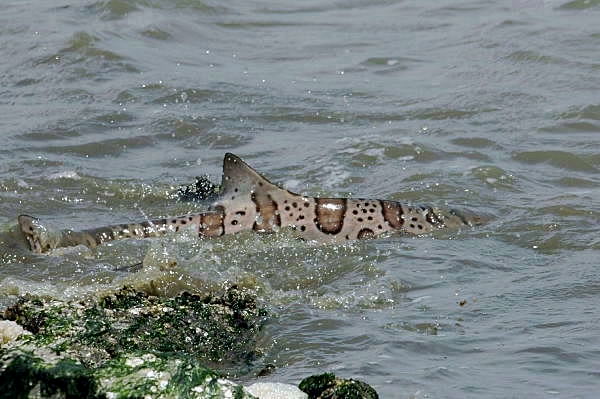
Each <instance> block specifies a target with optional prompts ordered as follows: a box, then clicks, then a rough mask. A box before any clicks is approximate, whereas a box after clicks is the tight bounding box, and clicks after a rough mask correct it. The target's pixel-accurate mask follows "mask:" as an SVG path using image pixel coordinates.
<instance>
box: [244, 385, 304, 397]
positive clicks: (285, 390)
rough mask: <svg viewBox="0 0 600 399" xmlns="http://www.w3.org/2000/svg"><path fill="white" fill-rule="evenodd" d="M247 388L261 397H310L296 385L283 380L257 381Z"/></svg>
mask: <svg viewBox="0 0 600 399" xmlns="http://www.w3.org/2000/svg"><path fill="white" fill-rule="evenodd" d="M246 390H247V391H248V392H250V393H251V394H252V395H254V396H256V397H257V398H259V399H308V395H307V394H305V393H304V392H302V391H301V390H300V389H298V387H296V386H295V385H291V384H283V383H281V382H256V383H254V384H252V385H250V386H249V387H246Z"/></svg>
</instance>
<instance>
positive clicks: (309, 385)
mask: <svg viewBox="0 0 600 399" xmlns="http://www.w3.org/2000/svg"><path fill="white" fill-rule="evenodd" d="M300 390H302V391H303V392H305V393H307V394H308V398H309V399H378V398H379V396H378V395H377V392H375V390H374V389H373V388H371V386H369V385H368V384H366V383H364V382H362V381H358V380H353V379H344V378H338V377H336V376H335V374H332V373H325V374H320V375H314V376H311V377H307V378H305V379H303V380H302V382H300Z"/></svg>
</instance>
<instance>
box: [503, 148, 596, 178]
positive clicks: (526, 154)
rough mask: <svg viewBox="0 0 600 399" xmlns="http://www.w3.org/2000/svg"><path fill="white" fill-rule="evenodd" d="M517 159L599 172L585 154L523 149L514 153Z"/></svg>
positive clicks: (529, 162) (568, 168) (574, 169)
mask: <svg viewBox="0 0 600 399" xmlns="http://www.w3.org/2000/svg"><path fill="white" fill-rule="evenodd" d="M512 158H513V159H514V160H515V161H518V162H523V163H527V164H539V163H546V164H549V165H552V166H554V167H557V168H561V169H567V170H572V171H578V172H589V173H597V172H598V168H596V167H595V166H594V165H593V164H592V163H590V162H589V161H588V160H587V159H586V157H585V156H584V155H577V154H574V153H571V152H566V151H551V150H547V151H523V152H517V153H515V154H513V156H512Z"/></svg>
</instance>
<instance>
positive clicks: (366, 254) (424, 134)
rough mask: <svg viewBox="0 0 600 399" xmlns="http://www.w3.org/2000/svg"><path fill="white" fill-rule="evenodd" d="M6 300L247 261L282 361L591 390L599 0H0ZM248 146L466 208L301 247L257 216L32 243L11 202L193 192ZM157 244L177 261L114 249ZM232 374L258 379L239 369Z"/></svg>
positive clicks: (280, 368) (380, 386) (595, 378)
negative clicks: (258, 226)
mask: <svg viewBox="0 0 600 399" xmlns="http://www.w3.org/2000/svg"><path fill="white" fill-rule="evenodd" d="M0 10H1V12H0V55H1V57H0V71H1V72H0V112H1V118H0V132H1V137H2V147H0V224H1V225H2V231H3V233H2V234H1V236H0V239H1V241H2V244H1V245H0V262H1V266H0V303H1V304H4V305H5V304H7V303H10V302H11V301H12V300H13V299H14V298H15V295H16V294H17V293H24V292H34V293H45V294H51V295H55V296H59V297H65V296H66V297H77V296H81V295H85V294H88V293H90V292H94V291H97V290H98V291H102V290H106V289H110V288H111V287H116V286H118V285H119V284H122V283H123V282H129V283H133V284H149V281H150V280H154V281H156V282H157V283H155V284H158V285H157V286H155V289H157V290H160V291H162V292H164V293H169V292H174V291H177V290H180V289H189V290H192V291H194V290H202V289H204V287H205V286H206V285H211V284H219V283H220V282H222V281H224V280H240V279H241V280H243V281H246V282H247V283H248V284H253V285H256V286H257V287H259V288H260V290H261V297H262V299H263V300H264V301H265V302H267V303H269V304H270V306H271V307H272V310H273V312H274V314H275V315H276V317H275V318H274V319H273V320H272V322H271V323H270V325H269V326H268V328H267V330H266V331H265V337H264V345H265V348H266V355H265V358H263V359H262V360H261V362H264V363H273V364H275V365H276V366H277V368H276V369H275V371H274V373H273V374H271V375H270V376H268V377H266V378H267V379H268V380H273V381H282V382H292V383H296V382H297V381H299V380H300V379H301V378H303V377H305V376H307V375H309V374H314V373H317V372H321V371H324V370H327V371H334V372H335V373H336V374H338V375H342V376H346V377H360V378H362V379H364V380H365V381H367V382H368V383H370V384H371V385H373V386H374V387H375V388H376V389H377V390H378V391H379V393H380V394H381V396H382V397H384V398H398V397H400V398H408V397H416V398H422V397H453V398H463V397H477V398H482V397H484V398H497V397H549V396H550V397H561V398H562V397H595V395H597V391H598V388H599V387H600V383H599V381H600V380H599V377H600V367H599V366H598V365H599V364H600V363H599V360H600V350H599V349H598V348H599V347H600V338H599V337H598V333H597V330H598V327H599V325H600V315H599V313H598V310H597V304H598V300H599V299H600V271H599V268H598V264H599V263H598V262H599V261H598V259H599V255H600V239H599V231H600V229H599V227H598V225H599V221H600V175H599V170H600V94H599V93H600V50H599V49H600V25H599V24H598V21H599V20H600V2H598V1H596V0H574V1H567V0H513V1H502V2H486V1H466V0H461V1H435V2H433V1H430V2H424V1H393V0H389V1H388V0H381V1H371V0H356V1H348V2H336V1H304V2H283V3H282V2H276V1H268V0H265V1H256V2H246V1H233V2H219V1H204V2H201V1H198V0H176V1H168V0H106V1H84V2H69V1H66V0H51V1H44V2H40V1H9V2H6V1H5V2H3V4H2V6H0ZM226 151H230V152H234V153H236V154H239V155H240V156H242V157H243V158H244V159H245V160H247V161H248V162H249V163H250V164H251V165H253V166H255V167H256V168H257V169H258V170H260V171H262V172H264V173H265V174H266V175H267V176H269V177H271V178H272V179H273V180H274V181H278V182H281V183H283V184H284V185H286V186H287V187H288V188H290V189H292V190H294V191H299V192H303V193H305V194H312V195H328V196H338V195H339V196H342V195H354V196H361V197H376V198H389V199H395V200H406V201H413V202H416V203H430V204H432V205H437V206H444V205H445V204H451V205H452V206H462V207H466V208H469V209H472V210H473V211H475V212H477V213H482V214H487V215H491V216H492V217H493V220H492V221H491V222H490V223H489V224H487V225H485V226H484V227H481V228H477V229H476V230H473V231H463V232H459V233H448V234H443V235H438V236H435V237H423V238H418V239H410V238H402V237H390V238H386V239H383V240H378V241H368V242H359V243H353V244H349V245H345V246H311V245H307V244H303V243H298V242H296V241H295V240H293V239H291V238H290V237H287V236H285V235H283V236H279V237H273V236H270V237H257V236H253V235H251V234H248V235H242V236H239V237H227V238H224V239H222V240H215V241H204V242H198V241H197V240H195V239H193V238H192V237H186V236H181V237H168V238H165V239H163V240H154V241H152V240H150V241H146V242H142V241H127V242H119V243H115V244H114V245H112V246H108V247H105V248H101V249H99V250H98V251H96V252H93V253H92V252H89V251H75V252H73V251H71V252H66V253H60V254H55V255H50V256H35V255H32V254H30V253H28V252H27V251H25V250H24V249H23V248H20V247H18V246H17V247H15V246H16V245H17V244H16V241H15V239H14V237H12V234H11V233H10V231H11V230H12V229H14V226H15V219H16V216H17V215H18V214H19V213H28V214H32V215H35V216H38V217H41V218H43V219H44V220H46V221H48V222H50V223H51V224H53V225H54V226H57V227H63V228H64V227H70V228H85V227H91V226H97V225H104V224H112V223H115V222H124V221H133V220H140V219H144V218H145V217H146V216H147V217H160V216H165V215H173V214H182V213H186V212H188V211H197V210H199V209H201V206H199V205H194V204H182V203H177V202H176V201H175V199H174V198H173V197H172V195H171V193H172V191H173V188H174V187H176V186H177V185H178V184H185V183H189V182H191V181H193V178H194V176H197V175H200V174H203V173H209V174H210V175H211V176H212V177H213V179H214V180H217V181H218V180H219V179H220V168H221V161H222V157H223V154H224V153H225V152H226ZM144 258H146V261H147V263H148V264H156V263H160V262H161V261H165V260H166V261H168V260H176V261H177V263H178V266H177V267H176V268H174V269H170V270H168V271H160V270H158V267H157V268H156V270H149V271H145V272H144V273H127V272H124V271H115V269H116V268H119V267H122V266H127V265H130V264H134V263H137V262H139V261H141V260H142V259H144ZM240 378H242V379H244V378H246V379H251V377H250V376H241V377H240Z"/></svg>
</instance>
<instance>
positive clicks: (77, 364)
mask: <svg viewBox="0 0 600 399" xmlns="http://www.w3.org/2000/svg"><path fill="white" fill-rule="evenodd" d="M265 316H266V312H265V311H264V310H262V309H260V308H259V307H258V306H257V305H256V299H255V296H254V295H253V294H252V293H250V292H248V291H246V290H242V289H238V288H237V287H235V286H234V287H230V288H228V289H227V290H226V291H225V293H224V294H222V295H207V296H204V297H202V296H198V295H191V294H187V293H183V294H181V295H178V296H176V297H173V298H161V297H156V296H150V295H148V294H146V293H143V292H139V291H135V290H133V289H131V288H123V289H121V290H120V291H118V292H115V293H113V294H110V295H106V296H104V297H102V298H100V299H92V300H87V301H82V302H68V303H65V302H62V301H55V300H52V299H48V298H41V297H37V296H32V295H25V296H23V297H21V298H20V299H19V300H18V301H17V303H15V304H14V305H13V306H11V307H9V308H7V309H6V310H5V312H4V319H6V320H12V321H15V322H16V323H17V324H18V325H20V326H22V327H23V328H24V329H25V330H27V331H29V332H31V333H32V334H30V335H21V336H20V337H18V338H17V339H16V340H13V341H11V342H8V343H7V344H5V345H4V346H3V347H2V349H0V397H11V398H27V397H36V396H37V397H39V396H41V397H50V396H54V395H60V396H63V397H66V398H133V397H144V396H148V395H150V396H151V397H194V398H209V397H211V398H212V397H231V398H251V397H252V395H250V394H249V393H248V392H247V391H246V390H245V389H244V388H243V387H242V386H239V385H236V384H234V383H233V382H231V381H228V380H226V379H224V378H222V371H223V370H232V369H235V368H236V367H237V368H240V367H243V366H244V365H247V364H249V363H250V362H251V361H252V360H253V359H255V357H256V355H257V350H256V341H255V340H256V337H257V334H258V332H259V330H260V328H261V326H262V324H263V323H264V321H265Z"/></svg>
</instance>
